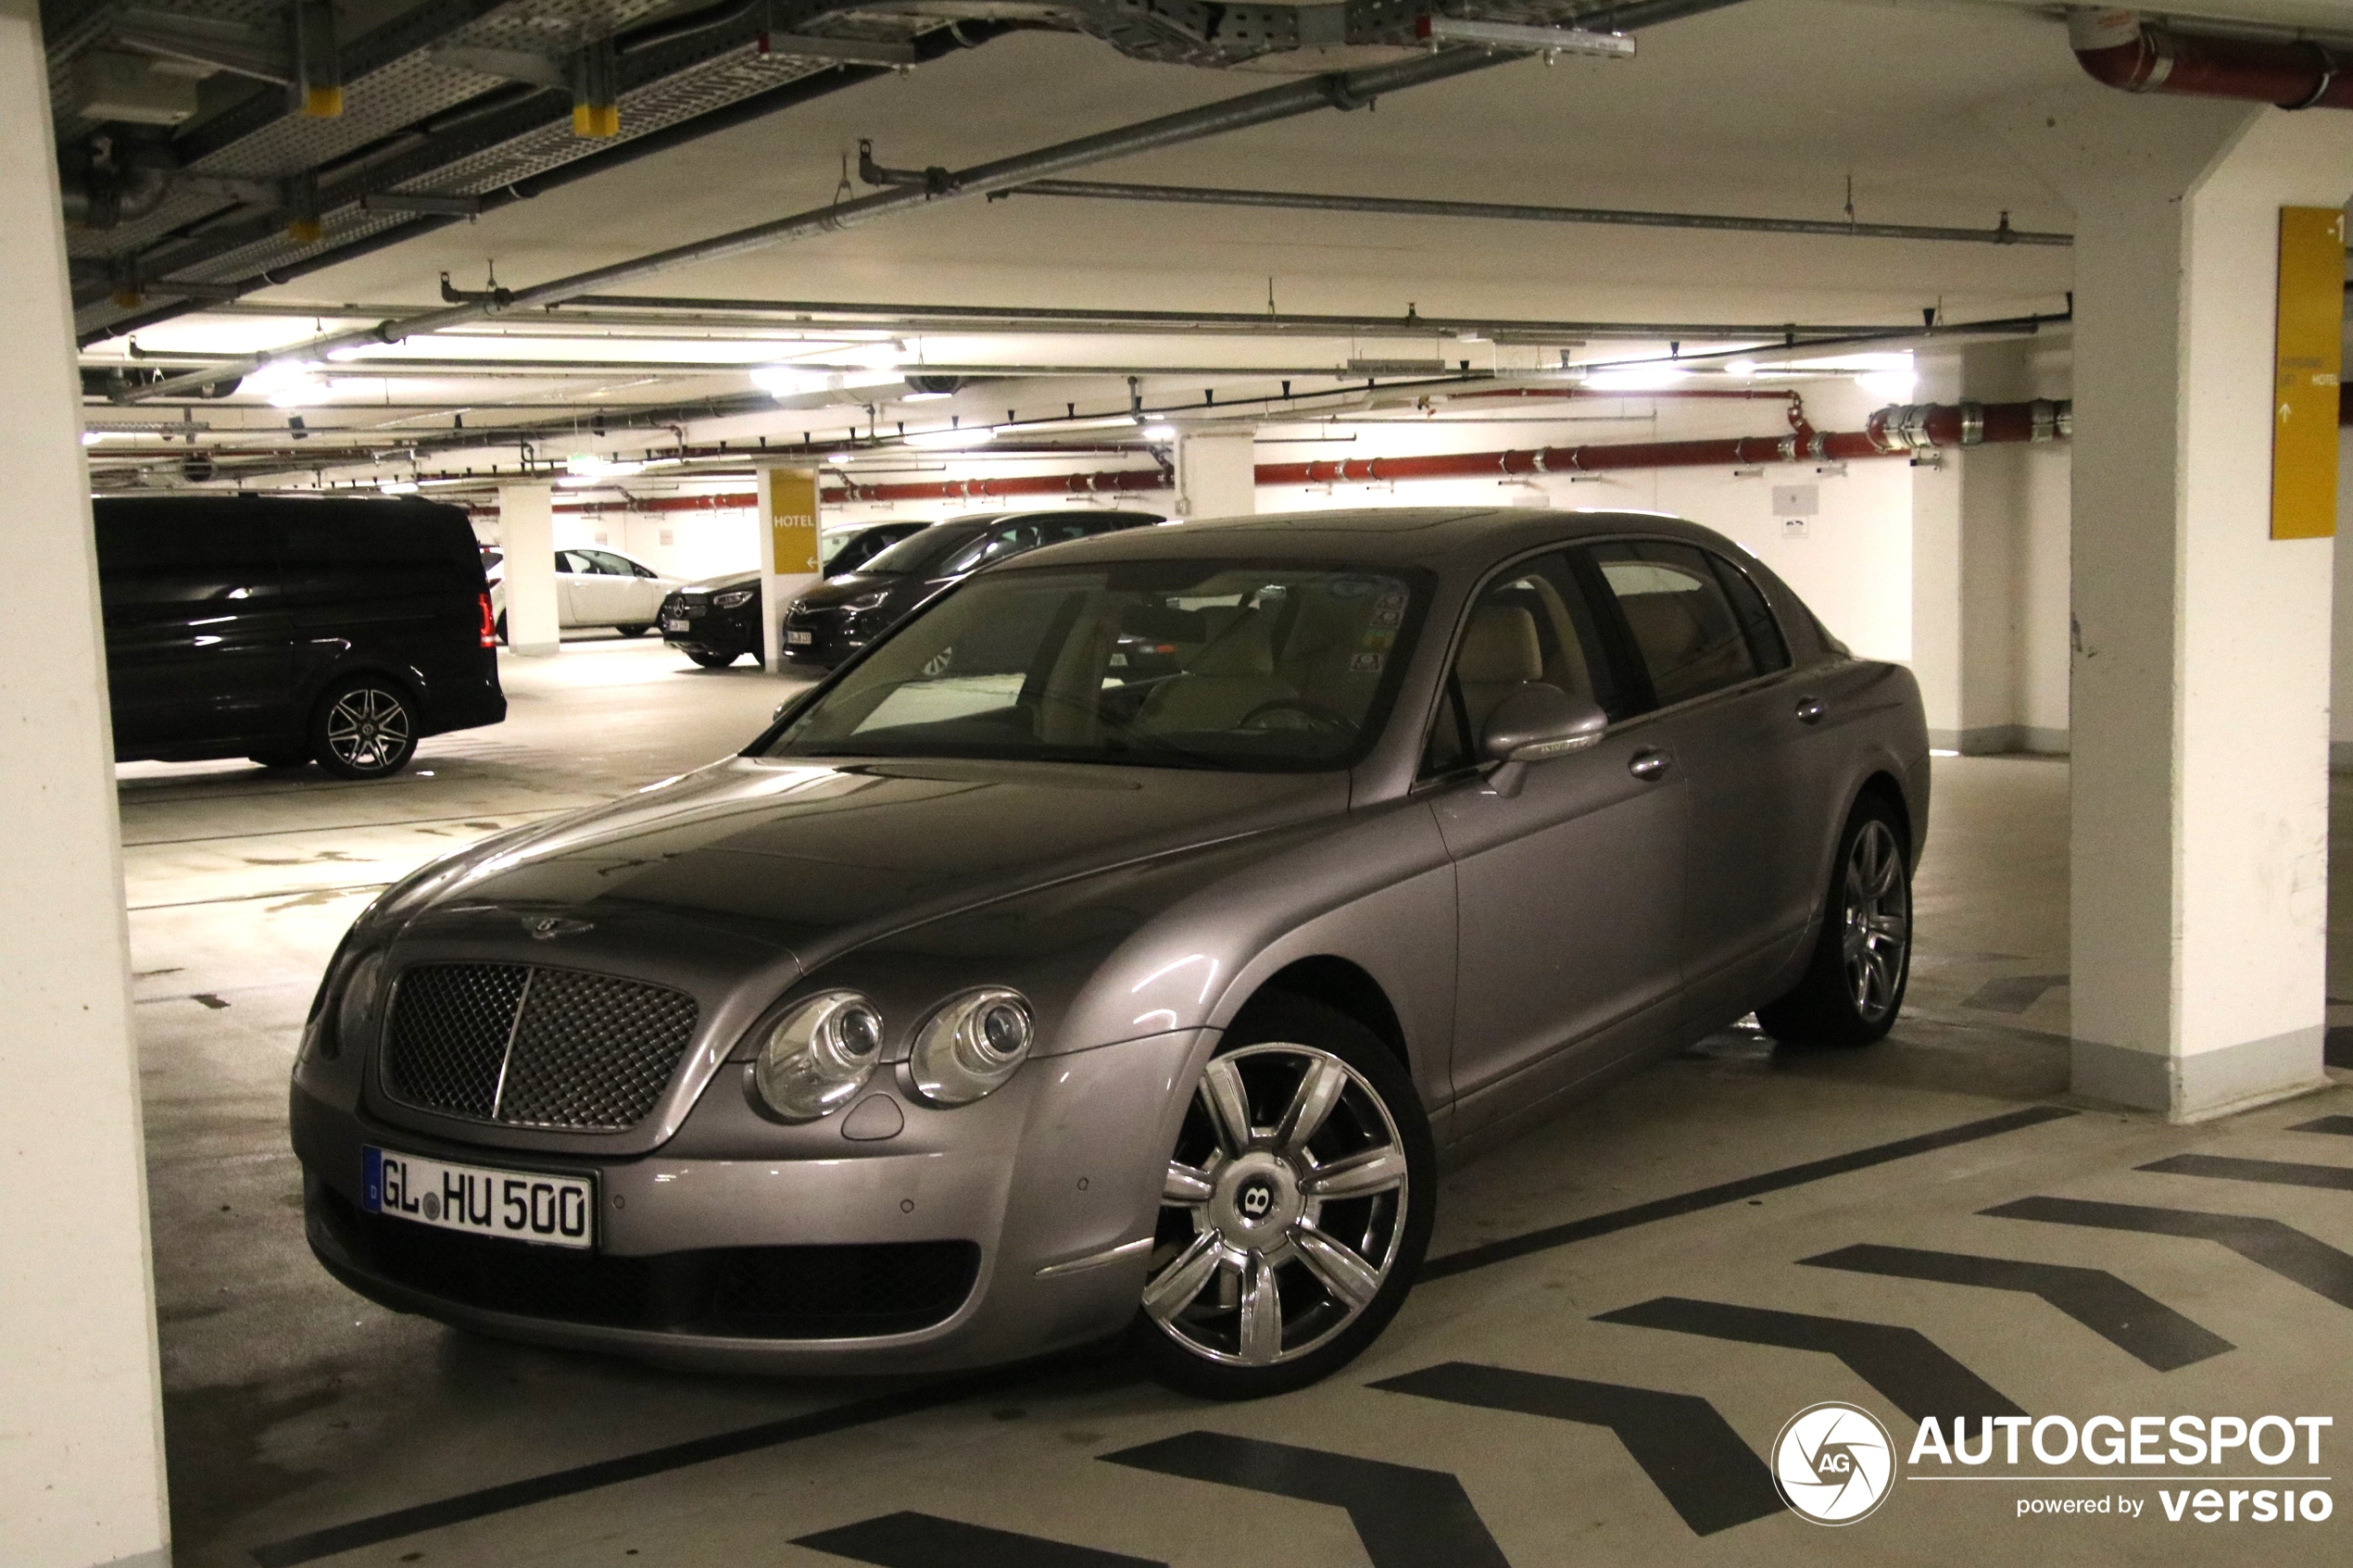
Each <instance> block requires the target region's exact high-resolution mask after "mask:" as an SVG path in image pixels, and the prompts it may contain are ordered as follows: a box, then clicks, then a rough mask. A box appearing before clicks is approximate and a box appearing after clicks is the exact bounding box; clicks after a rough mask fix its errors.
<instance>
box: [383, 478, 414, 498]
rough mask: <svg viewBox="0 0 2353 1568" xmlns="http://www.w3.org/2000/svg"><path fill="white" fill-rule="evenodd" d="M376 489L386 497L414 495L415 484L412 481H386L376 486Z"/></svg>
mask: <svg viewBox="0 0 2353 1568" xmlns="http://www.w3.org/2000/svg"><path fill="white" fill-rule="evenodd" d="M376 489H377V490H378V491H379V492H381V493H382V494H384V495H415V494H416V493H417V482H416V481H415V480H413V479H387V480H384V481H383V482H382V483H379V484H377V486H376Z"/></svg>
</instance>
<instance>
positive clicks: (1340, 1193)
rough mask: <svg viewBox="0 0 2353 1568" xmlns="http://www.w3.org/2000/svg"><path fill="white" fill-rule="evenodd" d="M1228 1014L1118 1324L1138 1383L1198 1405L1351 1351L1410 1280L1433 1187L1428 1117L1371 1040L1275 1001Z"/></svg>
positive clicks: (1328, 1364)
mask: <svg viewBox="0 0 2353 1568" xmlns="http://www.w3.org/2000/svg"><path fill="white" fill-rule="evenodd" d="M1245 1023H1246V1025H1247V1026H1246V1027H1238V1028H1237V1029H1235V1030H1234V1031H1233V1032H1232V1035H1233V1036H1234V1037H1235V1038H1236V1039H1237V1040H1238V1041H1239V1043H1237V1044H1235V1045H1233V1046H1231V1047H1228V1048H1227V1049H1226V1050H1224V1051H1223V1052H1221V1053H1220V1054H1219V1055H1217V1056H1215V1057H1214V1058H1212V1059H1211V1060H1210V1062H1209V1066H1208V1068H1207V1070H1206V1071H1205V1072H1204V1073H1202V1082H1201V1085H1200V1086H1199V1087H1198V1088H1197V1089H1196V1090H1195V1092H1194V1095H1193V1100H1192V1104H1191V1105H1190V1107H1189V1109H1188V1111H1187V1114H1186V1117H1185V1123H1184V1128H1183V1130H1182V1132H1181V1133H1180V1134H1179V1135H1178V1137H1177V1141H1176V1149H1175V1151H1174V1152H1173V1154H1172V1155H1171V1157H1170V1159H1169V1161H1168V1170H1167V1173H1166V1174H1165V1176H1164V1183H1163V1186H1162V1194H1161V1210H1160V1223H1159V1227H1158V1229H1157V1230H1156V1231H1155V1232H1154V1235H1153V1248H1152V1254H1151V1262H1150V1265H1149V1273H1148V1276H1147V1283H1146V1284H1145V1286H1144V1297H1143V1302H1142V1305H1141V1307H1140V1308H1139V1311H1138V1313H1137V1317H1136V1323H1135V1326H1134V1328H1133V1330H1132V1331H1131V1339H1132V1341H1133V1343H1134V1344H1135V1346H1136V1348H1137V1349H1138V1351H1139V1353H1140V1355H1141V1356H1142V1358H1143V1360H1144V1361H1145V1362H1146V1364H1147V1365H1148V1367H1149V1368H1150V1370H1151V1374H1152V1375H1153V1376H1154V1377H1156V1378H1158V1379H1159V1380H1160V1381H1161V1382H1163V1383H1164V1384H1166V1385H1168V1386H1170V1387H1173V1388H1176V1389H1178V1390H1180V1391H1182V1392H1185V1393H1189V1394H1194V1395H1198V1396H1200V1397H1202V1398H1204V1399H1257V1398H1260V1397H1263V1396H1265V1395H1269V1394H1279V1393H1284V1392H1287V1391H1288V1390H1290V1389H1293V1388H1300V1387H1304V1386H1307V1385H1308V1384H1311V1383H1314V1382H1316V1381H1317V1380H1319V1379H1321V1378H1324V1377H1327V1376H1328V1375H1330V1374H1332V1373H1334V1372H1336V1371H1338V1370H1339V1369H1340V1367H1342V1366H1344V1365H1346V1364H1347V1363H1348V1362H1349V1361H1353V1360H1354V1359H1355V1357H1356V1355H1357V1354H1358V1353H1359V1352H1360V1351H1362V1350H1363V1349H1364V1348H1365V1346H1367V1345H1369V1344H1371V1343H1372V1341H1373V1339H1374V1338H1375V1337H1376V1336H1378V1335H1379V1333H1380V1331H1381V1330H1382V1329H1383V1328H1385V1327H1386V1326H1388V1323H1389V1320H1390V1318H1391V1317H1393V1316H1395V1315H1396V1312H1397V1309H1398V1307H1399V1305H1400V1304H1401V1303H1402V1302H1403V1300H1404V1298H1405V1293H1406V1291H1408V1290H1409V1289H1411V1288H1412V1286H1413V1280H1414V1274H1415V1272H1416V1270H1417V1269H1419V1268H1420V1266H1421V1261H1422V1254H1423V1252H1424V1251H1425V1250H1426V1249H1427V1248H1428V1245H1429V1227H1430V1216H1431V1212H1432V1200H1433V1198H1434V1197H1435V1171H1436V1164H1435V1157H1434V1155H1433V1153H1432V1148H1431V1144H1430V1138H1429V1128H1428V1123H1427V1122H1426V1121H1425V1119H1424V1118H1423V1115H1422V1110H1421V1105H1420V1102H1419V1100H1418V1099H1417V1098H1416V1097H1415V1094H1414V1087H1413V1082H1412V1080H1411V1079H1410V1078H1409V1077H1408V1076H1407V1075H1406V1073H1405V1070H1404V1068H1403V1066H1402V1065H1400V1063H1399V1062H1398V1060H1397V1058H1396V1056H1395V1055H1394V1054H1393V1053H1392V1052H1391V1051H1390V1049H1389V1047H1387V1046H1386V1045H1385V1044H1384V1043H1383V1042H1382V1041H1381V1040H1379V1039H1378V1037H1376V1036H1375V1035H1373V1034H1372V1033H1371V1032H1370V1031H1369V1030H1367V1029H1365V1027H1364V1026H1363V1025H1361V1024H1359V1023H1357V1022H1355V1020H1353V1019H1352V1018H1349V1017H1348V1016H1346V1015H1345V1014H1343V1013H1340V1012H1339V1011H1337V1010H1333V1009H1330V1008H1327V1007H1324V1006H1322V1005H1321V1004H1319V1003H1315V1002H1310V1001H1306V1000H1304V999H1302V998H1295V997H1272V998H1268V999H1266V1000H1265V1001H1262V1002H1260V1003H1258V1004H1255V1005H1254V1006H1253V1007H1252V1010H1251V1011H1250V1012H1249V1013H1248V1014H1246V1015H1245Z"/></svg>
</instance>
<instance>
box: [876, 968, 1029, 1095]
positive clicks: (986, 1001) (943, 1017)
mask: <svg viewBox="0 0 2353 1568" xmlns="http://www.w3.org/2000/svg"><path fill="white" fill-rule="evenodd" d="M1037 1033H1038V1030H1037V1025H1036V1024H1034V1023H1033V1022H1031V1021H1030V1016H1029V1004H1028V1003H1027V1002H1026V1001H1024V1000H1023V999H1022V997H1021V994H1020V993H1019V992H1017V991H1007V990H1002V989H990V990H985V991H970V992H966V993H965V994H964V995H963V996H961V997H952V998H951V999H950V1000H949V1001H948V1002H947V1003H946V1004H945V1005H944V1006H942V1007H941V1008H940V1010H938V1011H937V1012H935V1013H933V1014H932V1015H931V1018H930V1020H929V1021H928V1022H925V1024H924V1026H923V1027H922V1028H921V1029H919V1030H917V1031H916V1032H915V1048H914V1051H913V1053H912V1055H911V1056H910V1057H909V1059H908V1062H907V1068H908V1071H909V1072H910V1073H912V1074H913V1075H914V1079H915V1087H916V1088H917V1089H919V1090H921V1091H922V1092H923V1097H924V1098H925V1099H927V1100H929V1101H931V1102H932V1103H933V1104H934V1105H970V1104H971V1103H972V1102H973V1101H975V1100H976V1099H978V1098H981V1097H982V1096H983V1095H986V1094H988V1092H989V1091H990V1090H992V1089H994V1088H996V1087H997V1086H998V1085H1000V1084H1002V1083H1003V1082H1004V1081H1005V1080H1006V1079H1008V1078H1010V1077H1012V1076H1013V1070H1014V1069H1015V1068H1017V1067H1019V1066H1020V1065H1021V1064H1022V1062H1023V1061H1024V1060H1026V1059H1027V1057H1028V1056H1029V1047H1030V1045H1031V1043H1032V1042H1033V1041H1034V1040H1035V1039H1036V1037H1037Z"/></svg>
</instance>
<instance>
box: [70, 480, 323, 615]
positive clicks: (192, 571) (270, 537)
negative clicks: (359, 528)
mask: <svg viewBox="0 0 2353 1568" xmlns="http://www.w3.org/2000/svg"><path fill="white" fill-rule="evenodd" d="M94 515H95V520H96V525H97V543H98V576H99V583H100V587H101V590H102V594H103V596H104V599H105V602H106V604H107V607H108V608H115V607H118V606H120V607H128V606H132V605H148V606H154V607H162V606H166V605H182V604H184V605H188V606H192V607H193V606H196V605H209V604H216V603H218V604H220V605H224V606H225V605H228V604H231V603H232V602H234V603H237V604H241V605H242V604H246V603H249V602H250V601H255V600H274V599H275V598H276V597H277V596H278V593H279V583H280V561H279V541H278V531H277V530H276V529H274V528H272V527H271V525H270V523H269V522H268V521H267V520H266V519H265V518H264V517H263V516H261V515H260V514H259V513H258V510H257V509H256V508H253V507H252V506H251V505H250V504H246V505H244V506H238V507H224V506H221V505H220V504H218V503H211V502H198V503H196V504H195V505H193V506H190V505H181V504H174V503H170V502H165V503H161V504H157V503H153V502H146V501H130V502H117V503H114V504H112V505H109V504H108V503H107V502H104V501H101V502H99V503H98V505H97V506H96V507H95V508H94Z"/></svg>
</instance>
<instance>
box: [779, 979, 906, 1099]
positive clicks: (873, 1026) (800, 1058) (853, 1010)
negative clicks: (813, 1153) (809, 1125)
mask: <svg viewBox="0 0 2353 1568" xmlns="http://www.w3.org/2000/svg"><path fill="white" fill-rule="evenodd" d="M882 1027H883V1025H882V1014H881V1013H879V1012H877V1011H875V1004H874V1003H872V1002H870V1001H868V1000H867V999H866V998H865V997H862V996H860V995H859V994H858V993H857V992H855V991H825V992H822V993H820V994H819V995H817V996H814V997H809V998H808V999H807V1000H805V1001H803V1002H801V1003H799V1005H797V1006H796V1007H794V1008H793V1010H791V1011H790V1012H787V1013H786V1014H785V1016H784V1017H782V1018H780V1019H778V1020H777V1021H776V1024H775V1027H774V1028H773V1029H771V1030H769V1031H768V1038H767V1041H766V1042H765V1043H764V1044H762V1045H761V1047H760V1060H759V1061H758V1063H757V1064H755V1066H754V1067H753V1069H752V1081H753V1082H754V1083H755V1084H757V1085H759V1086H760V1098H762V1099H764V1100H766V1101H767V1102H768V1108H769V1109H770V1110H774V1112H775V1113H776V1114H777V1115H779V1116H782V1117H784V1118H785V1119H786V1120H787V1121H792V1122H814V1121H815V1120H817V1118H819V1117H820V1116H824V1115H828V1114H830V1113H832V1112H834V1111H836V1110H840V1109H841V1108H842V1107H843V1106H844V1105H847V1104H848V1103H849V1099H850V1098H851V1097H852V1096H854V1095H855V1094H857V1092H858V1091H859V1090H860V1089H862V1088H864V1087H865V1086H866V1080H867V1079H869V1078H871V1077H873V1076H874V1075H875V1055H876V1054H877V1053H878V1052H879V1051H880V1050H881V1049H882Z"/></svg>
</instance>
